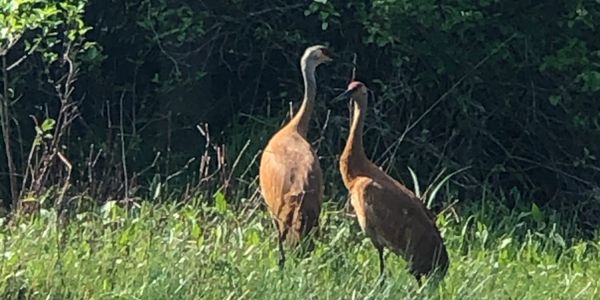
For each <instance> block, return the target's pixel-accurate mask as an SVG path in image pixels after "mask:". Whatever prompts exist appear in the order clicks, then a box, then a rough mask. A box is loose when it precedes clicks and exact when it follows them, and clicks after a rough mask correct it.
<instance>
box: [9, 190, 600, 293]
mask: <svg viewBox="0 0 600 300" xmlns="http://www.w3.org/2000/svg"><path fill="white" fill-rule="evenodd" d="M206 203H207V202H206V201H200V200H198V201H192V202H190V203H188V204H156V205H152V204H150V203H143V204H141V205H140V206H135V207H133V208H130V209H129V210H126V209H124V208H121V207H120V206H118V205H116V204H115V203H114V202H108V203H107V204H106V205H104V206H103V207H99V208H97V209H94V210H92V211H88V212H83V213H80V214H77V215H75V216H73V217H72V218H69V222H68V224H63V222H57V214H56V212H55V211H53V210H41V212H40V214H39V215H37V216H32V217H19V218H13V219H12V220H10V223H7V222H5V223H6V224H4V225H3V227H2V229H1V241H2V245H1V249H2V252H3V255H2V257H1V261H0V280H1V281H0V295H1V296H2V298H3V299H17V298H18V299H67V298H69V299H411V298H432V299H598V298H599V297H600V283H599V282H598V280H597V279H598V278H600V263H599V262H600V257H599V252H600V251H599V250H600V240H599V239H598V235H597V234H596V236H595V237H594V238H592V239H591V240H583V239H580V238H573V237H572V236H574V235H571V233H570V232H566V231H565V230H561V228H559V227H557V226H556V225H553V224H552V223H548V224H540V223H539V222H538V221H539V220H537V221H536V220H535V217H534V215H535V214H536V212H534V213H533V214H532V212H519V211H503V212H502V214H497V215H495V217H491V218H490V217H489V214H482V213H480V211H481V209H479V210H476V209H469V208H464V209H462V212H463V213H468V214H469V215H464V216H461V215H459V214H455V212H454V211H450V210H449V211H446V212H445V213H443V214H442V215H440V216H439V218H438V225H439V226H440V228H441V231H442V234H443V236H444V237H445V240H446V244H447V246H448V249H449V252H450V258H451V267H450V270H449V272H448V275H447V277H446V278H445V280H444V281H443V282H442V283H441V284H440V285H439V286H438V287H435V288H434V287H427V286H426V287H425V288H423V289H419V288H418V287H417V285H416V283H415V281H414V279H413V278H412V277H411V276H410V275H409V274H408V273H407V272H406V270H405V262H404V261H403V260H402V259H401V258H399V257H397V256H395V255H393V254H390V253H389V252H388V253H387V255H386V272H387V275H386V281H385V283H384V285H383V286H381V287H380V286H379V285H378V284H377V275H378V260H377V254H376V251H375V250H374V248H373V246H372V245H371V243H370V242H369V240H368V239H367V238H366V237H365V236H364V235H363V234H362V233H361V232H360V229H359V228H358V226H357V225H356V222H355V220H352V219H349V218H348V217H346V216H345V215H344V213H343V212H342V211H341V210H337V209H336V208H335V207H331V206H329V205H328V206H327V207H325V209H324V211H323V214H322V216H321V222H322V229H321V232H320V236H319V237H318V238H317V245H316V248H315V251H314V252H313V253H312V255H310V256H309V257H306V258H299V257H298V256H297V255H293V254H292V252H293V251H291V250H289V249H288V251H289V253H290V254H289V255H288V260H287V262H286V266H285V269H284V271H280V270H279V268H278V266H277V259H278V257H277V251H276V243H275V234H274V228H273V227H272V224H271V221H270V219H269V216H268V215H267V213H266V212H265V210H264V209H263V208H262V207H261V205H260V204H258V202H257V203H256V205H247V206H246V207H231V206H229V205H228V204H227V202H226V201H225V200H224V199H220V200H219V201H215V204H214V206H213V205H208V204H206ZM489 209H491V207H490V208H489ZM59 219H60V218H59ZM547 219H548V220H551V219H552V218H551V216H550V217H548V218H547ZM57 228H59V230H57Z"/></svg>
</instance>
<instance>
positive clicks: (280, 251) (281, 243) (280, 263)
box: [278, 229, 287, 270]
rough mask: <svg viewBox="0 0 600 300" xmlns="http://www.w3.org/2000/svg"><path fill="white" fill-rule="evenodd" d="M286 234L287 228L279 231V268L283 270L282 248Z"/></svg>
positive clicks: (283, 255)
mask: <svg viewBox="0 0 600 300" xmlns="http://www.w3.org/2000/svg"><path fill="white" fill-rule="evenodd" d="M286 235H287V229H284V230H283V232H280V233H279V241H278V244H279V269H282V270H283V266H284V265H285V251H284V249H283V242H284V241H285V236H286Z"/></svg>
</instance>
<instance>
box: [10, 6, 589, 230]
mask: <svg viewBox="0 0 600 300" xmlns="http://www.w3.org/2000/svg"><path fill="white" fill-rule="evenodd" d="M599 18H600V7H599V6H598V4H597V2H596V1H566V0H562V1H550V2H539V1H517V2H514V1H513V2H509V1H492V0H486V1H475V2H473V1H464V0H453V1H415V0H399V1H391V0H387V1H385V0H379V1H360V0H351V1H327V0H320V1H302V2H298V1H283V0H278V1H260V0H259V1H216V0H214V1H213V0H204V1H185V0H178V1H166V0H125V1H120V0H119V1H116V0H110V1H108V0H104V1H97V0H91V1H89V3H88V5H87V7H86V13H85V18H84V19H85V22H86V24H87V25H89V26H91V27H92V28H93V29H92V30H91V31H90V32H89V33H88V35H87V38H88V39H89V40H90V41H94V42H96V43H97V45H98V46H97V47H93V48H92V49H94V50H90V51H87V52H85V53H86V54H85V55H82V56H81V58H80V64H81V65H80V76H79V80H78V82H77V86H76V95H77V97H78V99H81V100H80V111H81V118H80V119H79V121H78V122H79V123H78V125H77V126H75V127H73V130H72V132H71V133H70V134H71V135H70V136H71V138H70V140H69V141H70V143H69V144H68V149H69V152H70V153H71V158H72V160H73V161H75V162H76V164H78V166H77V167H76V168H75V169H78V170H80V171H79V173H78V175H77V176H76V178H77V180H80V181H81V182H82V183H84V182H86V180H87V179H86V178H87V177H86V176H88V177H89V176H90V172H87V169H86V165H85V162H86V161H87V160H86V159H87V158H88V157H89V156H90V152H93V153H94V154H98V155H99V157H100V158H99V159H98V163H97V165H95V166H96V167H95V170H94V172H96V173H97V175H96V176H103V178H116V179H117V180H116V182H115V183H114V188H113V189H112V190H116V191H118V193H122V191H123V187H122V186H121V185H120V183H121V180H119V178H123V177H127V176H129V177H134V181H135V182H134V184H135V183H142V186H144V185H145V183H147V182H150V180H151V179H152V178H151V177H148V178H146V177H144V176H143V174H142V175H140V176H136V175H135V174H136V173H140V172H141V170H143V169H145V168H146V167H147V166H149V165H150V166H151V167H152V168H151V170H152V172H148V173H144V174H160V175H157V176H159V178H158V179H157V178H154V179H153V180H154V181H153V182H156V181H159V182H162V181H164V180H166V178H167V177H168V176H169V175H172V174H174V173H175V172H176V171H177V170H179V169H181V166H183V165H185V164H186V162H187V161H188V159H189V158H190V157H198V156H200V155H201V154H202V149H203V148H202V147H203V143H204V140H203V139H202V136H201V135H200V134H199V133H198V130H197V129H196V125H197V124H199V123H201V122H208V123H209V124H210V128H211V131H212V133H213V142H214V144H215V145H218V144H221V143H224V144H226V145H227V146H226V147H225V156H226V157H227V158H228V161H229V167H230V168H231V167H233V166H232V163H233V161H234V160H235V159H236V157H237V154H238V153H237V152H239V151H241V150H242V148H243V146H244V145H245V143H244V142H245V141H246V140H247V139H248V138H250V139H251V142H250V143H249V145H250V146H248V149H250V150H258V149H260V148H261V147H262V146H263V145H264V143H265V142H266V138H267V137H268V136H269V134H270V133H271V132H273V130H275V129H276V128H277V127H278V126H279V124H280V122H281V120H282V119H283V118H284V116H285V113H286V112H287V111H288V110H289V105H288V102H289V101H297V100H298V99H299V98H300V96H301V92H302V87H301V77H300V74H299V68H298V58H299V56H300V54H301V52H302V51H303V49H304V48H305V47H306V46H309V45H311V44H314V43H326V44H328V45H330V46H331V47H332V49H333V50H334V51H335V52H336V53H337V55H336V56H337V59H336V61H335V63H333V64H331V65H328V66H324V67H322V68H321V69H320V70H319V71H318V82H319V86H320V92H319V98H320V102H319V105H320V109H319V111H318V113H317V114H318V115H317V116H316V119H317V121H316V124H317V126H315V130H314V132H313V133H311V137H312V138H313V139H317V137H318V136H322V138H321V139H319V141H318V146H319V153H320V154H321V155H322V156H323V162H322V164H323V165H324V166H326V168H325V169H326V173H327V176H328V178H329V180H328V182H330V184H329V185H328V187H327V188H328V192H329V193H330V194H331V195H337V194H336V191H337V189H336V186H339V184H338V183H339V179H338V176H337V175H336V170H337V166H336V159H335V158H336V157H335V155H336V154H337V153H338V152H340V151H341V146H342V143H343V142H344V140H345V138H344V135H345V133H346V132H345V128H347V119H346V118H347V110H346V107H345V106H344V107H332V106H329V105H328V103H327V100H328V99H329V98H331V97H332V96H333V95H334V94H335V93H336V92H337V91H339V89H340V88H343V87H344V86H345V84H346V83H347V82H348V80H349V77H350V71H351V68H352V65H351V60H352V54H354V53H356V54H357V77H358V78H359V79H361V80H363V81H365V82H366V83H367V85H369V86H370V87H371V88H372V89H373V90H375V92H376V94H377V99H376V100H375V101H374V102H373V103H372V104H371V108H370V112H369V118H368V126H369V128H368V130H367V131H366V134H368V136H367V137H366V139H367V145H368V150H369V151H371V153H372V157H373V158H374V159H375V160H377V161H378V162H379V163H382V164H383V165H384V166H386V167H389V168H390V170H391V171H392V173H394V174H395V175H396V176H399V177H401V178H404V179H408V178H409V177H408V173H407V168H406V166H411V167H412V168H413V169H416V170H417V174H418V175H419V177H421V178H423V181H426V182H430V181H431V180H432V179H433V177H434V176H435V175H436V174H437V172H439V170H440V169H441V168H443V167H446V168H449V169H451V170H455V169H458V168H460V167H464V166H471V168H470V169H469V170H468V171H467V172H464V173H462V174H461V176H459V177H456V178H455V181H454V185H453V187H452V188H451V192H450V194H452V193H454V194H455V196H456V197H459V198H460V199H461V200H462V201H466V202H468V201H480V200H481V198H482V196H481V195H482V193H483V194H484V195H490V194H486V193H488V192H491V195H495V196H496V197H492V198H493V199H495V200H494V201H507V202H508V203H506V204H507V205H510V206H521V205H524V206H526V207H530V205H531V201H535V202H537V203H538V204H547V205H550V206H552V207H555V208H561V207H565V206H568V207H572V208H577V210H578V211H579V212H580V213H581V218H582V220H585V221H587V222H591V223H589V224H592V226H595V224H596V223H595V222H597V220H598V216H599V215H600V205H599V203H600V195H599V193H600V192H599V184H598V183H599V182H600V169H599V165H600V164H599V163H598V160H597V157H598V155H600V103H599V102H598V101H597V99H598V96H599V95H600V40H599V39H598V38H597V24H599V23H598V20H599ZM39 64H40V61H38V60H35V59H31V60H28V61H27V62H26V63H24V64H23V66H21V67H20V68H19V69H18V70H15V71H14V72H15V73H17V74H18V77H19V78H20V80H19V81H18V82H15V83H14V90H15V91H17V93H18V95H20V96H22V97H23V100H21V101H20V104H19V105H18V107H16V108H15V109H18V111H19V114H18V115H17V116H16V117H17V119H18V121H17V123H18V124H20V131H21V132H22V137H21V138H20V140H19V142H21V143H24V144H25V145H27V144H28V143H29V142H27V141H28V140H30V138H31V137H32V135H33V130H32V129H31V130H30V128H33V126H32V125H31V122H30V121H29V119H28V117H27V116H28V115H29V114H35V113H36V107H38V106H45V105H47V106H49V109H52V107H53V105H55V104H53V103H48V101H47V99H46V98H45V97H43V96H42V95H44V88H43V87H44V86H45V85H47V83H46V81H45V79H44V75H43V74H40V72H38V71H36V70H37V69H36V68H37V66H39ZM327 109H331V114H329V115H328V113H327ZM38 113H40V114H41V113H42V112H39V111H38ZM328 117H329V118H328ZM325 120H327V122H328V126H324V125H325ZM334 125H335V126H334ZM340 128H342V129H341V131H340ZM407 128H409V129H410V130H406V129H407ZM121 137H123V139H121ZM401 137H402V139H401ZM121 142H124V145H122V144H121ZM92 144H93V145H95V146H94V147H95V148H94V149H93V150H91V148H90V145H92ZM122 148H124V149H122ZM98 149H102V152H101V153H98V152H97V151H98ZM219 149H221V148H219ZM250 150H246V151H245V152H244V154H243V155H242V158H241V159H242V160H243V161H244V162H246V163H247V164H251V163H254V164H255V161H254V162H253V160H252V158H253V157H254V155H255V153H256V151H250ZM94 151H95V152H94ZM210 151H213V150H210ZM158 152H160V153H161V155H160V156H159V157H158V159H156V157H157V156H156V153H158ZM123 154H124V156H125V157H126V158H127V159H126V161H127V163H128V170H129V172H130V173H131V174H128V175H123V172H124V171H123V168H122V162H123ZM215 161H216V160H214V159H213V161H212V162H211V164H215ZM153 162H154V163H153ZM20 163H21V164H22V163H23V162H22V161H21V162H20ZM196 163H198V162H194V163H192V164H191V166H194V167H189V168H187V169H185V170H184V173H185V174H194V172H195V170H197V165H196ZM2 166H4V164H3V165H2ZM251 168H254V169H251V171H250V172H248V173H244V174H246V177H248V176H247V175H250V176H249V177H253V176H254V174H256V171H255V170H256V167H255V165H254V166H252V167H251ZM2 169H3V170H2V172H5V170H4V167H2ZM243 169H244V168H238V169H236V170H234V174H235V175H241V174H242V172H243V171H244V170H243ZM84 171H85V172H84ZM190 176H192V175H190ZM194 176H195V175H194ZM179 178H181V179H184V180H182V182H185V181H189V180H190V178H192V177H185V176H181V177H179ZM240 180H242V179H240ZM244 180H246V179H244ZM244 182H245V181H244ZM153 184H154V183H153ZM488 188H490V190H488ZM3 192H5V193H6V191H5V190H3ZM135 192H136V191H133V192H132V193H135ZM140 192H143V190H141V191H140ZM248 193H251V192H250V191H248ZM248 196H249V195H248ZM594 220H596V221H594Z"/></svg>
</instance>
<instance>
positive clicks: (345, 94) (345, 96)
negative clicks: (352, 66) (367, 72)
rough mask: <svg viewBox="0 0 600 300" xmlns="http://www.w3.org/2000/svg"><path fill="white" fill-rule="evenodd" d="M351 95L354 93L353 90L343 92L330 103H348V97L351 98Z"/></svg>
mask: <svg viewBox="0 0 600 300" xmlns="http://www.w3.org/2000/svg"><path fill="white" fill-rule="evenodd" d="M352 93H354V90H346V91H345V92H343V93H341V94H339V95H338V96H337V97H335V98H333V100H331V102H332V103H337V102H340V101H342V100H345V101H348V99H350V97H351V96H352Z"/></svg>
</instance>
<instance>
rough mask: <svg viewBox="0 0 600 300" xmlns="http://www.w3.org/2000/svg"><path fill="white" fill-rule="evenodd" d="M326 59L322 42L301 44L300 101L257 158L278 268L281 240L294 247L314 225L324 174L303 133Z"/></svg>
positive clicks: (283, 256)
mask: <svg viewBox="0 0 600 300" xmlns="http://www.w3.org/2000/svg"><path fill="white" fill-rule="evenodd" d="M329 61H331V58H330V57H329V51H328V50H327V48H325V47H324V46H321V45H316V46H312V47H309V48H307V49H306V51H305V52H304V55H303V56H302V59H301V61H300V65H301V68H302V76H303V79H304V86H305V90H304V100H303V102H302V105H301V106H300V109H299V110H298V112H297V113H296V115H295V116H294V117H293V118H292V119H291V120H290V122H289V123H288V124H287V125H285V126H284V127H283V128H281V130H279V131H278V132H277V133H276V134H275V135H273V137H272V138H271V140H270V141H269V143H268V144H267V146H266V147H265V149H264V151H263V154H262V157H261V160H260V169H259V181H260V188H261V193H262V196H263V198H264V200H265V203H266V204H267V207H268V208H269V212H270V213H271V216H272V217H273V222H274V223H275V226H276V227H277V230H278V233H279V236H278V244H279V265H280V266H281V267H283V264H284V263H285V254H284V250H283V242H284V241H287V242H288V243H289V244H290V245H292V246H294V245H296V244H298V242H299V241H300V240H301V239H302V238H303V237H304V236H305V235H307V234H308V233H309V232H310V231H311V230H312V229H313V228H315V227H317V226H318V221H319V213H320V211H321V202H322V198H323V175H322V172H321V166H320V165H319V159H318V157H317V155H316V154H315V152H314V151H313V149H312V147H311V145H310V143H309V142H308V141H307V140H306V133H307V131H308V126H309V123H310V117H311V114H312V111H313V107H314V101H315V94H316V89H317V84H316V80H315V70H316V68H317V66H319V65H320V64H322V63H324V62H329Z"/></svg>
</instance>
